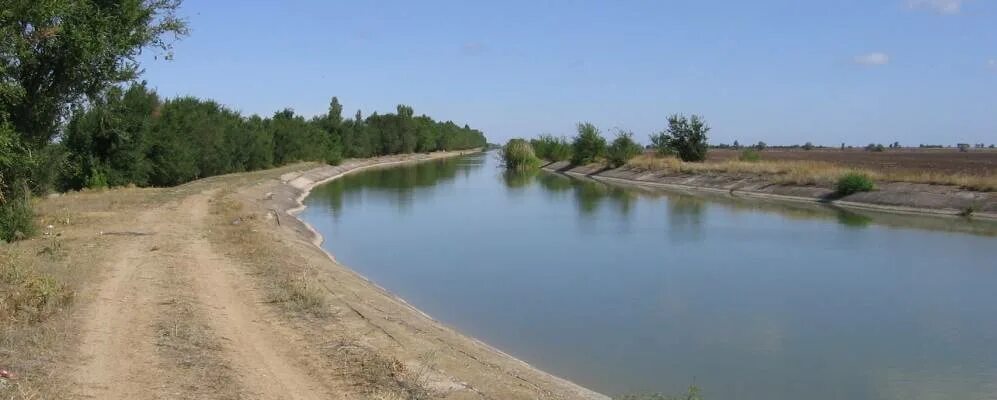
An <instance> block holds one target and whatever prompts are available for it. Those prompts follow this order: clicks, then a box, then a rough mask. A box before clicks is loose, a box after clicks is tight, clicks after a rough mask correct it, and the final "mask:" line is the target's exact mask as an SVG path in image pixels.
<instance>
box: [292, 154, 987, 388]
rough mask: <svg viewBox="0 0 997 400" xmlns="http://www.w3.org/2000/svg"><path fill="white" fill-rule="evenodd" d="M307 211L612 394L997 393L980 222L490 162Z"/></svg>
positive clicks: (429, 171) (421, 290)
mask: <svg viewBox="0 0 997 400" xmlns="http://www.w3.org/2000/svg"><path fill="white" fill-rule="evenodd" d="M307 205H308V209H307V210H306V211H305V213H304V218H305V219H307V220H308V221H309V222H310V223H312V224H313V225H315V226H316V228H317V229H318V230H319V231H321V232H322V234H323V235H325V238H326V242H325V247H326V248H327V249H328V250H330V251H331V252H333V253H334V254H335V255H336V258H337V259H338V260H340V261H341V262H343V263H344V264H346V265H349V266H350V267H351V268H353V269H355V270H357V271H358V272H360V273H361V274H363V275H365V276H367V277H368V278H370V279H372V280H373V281H375V282H377V283H378V284H380V285H382V286H384V287H386V288H388V289H389V290H391V291H393V292H395V293H397V294H398V295H400V296H402V297H403V298H405V299H406V300H408V301H409V302H411V303H412V304H414V305H416V306H417V307H419V308H420V309H422V310H424V311H426V312H427V313H429V314H430V315H432V316H433V317H435V318H436V319H439V320H441V321H443V322H445V323H447V324H449V325H452V326H455V327H456V328H458V329H460V330H461V331H463V332H465V333H467V334H470V335H472V336H475V337H477V338H480V339H483V340H484V341H486V342H488V343H489V344H492V345H494V346H496V347H498V348H500V349H502V350H504V351H506V352H508V353H510V354H513V355H515V356H516V357H519V358H521V359H523V360H526V361H528V362H530V363H532V364H534V365H536V366H538V367H540V368H541V369H544V370H547V371H549V372H552V373H554V374H556V375H559V376H562V377H565V378H568V379H570V380H572V381H575V382H577V383H579V384H582V385H584V386H587V387H589V388H592V389H595V390H597V391H601V392H603V393H606V394H610V395H616V394H621V393H631V392H658V391H660V392H669V393H678V392H682V391H683V390H684V388H685V387H687V386H688V385H690V384H692V383H696V384H697V385H699V386H700V387H702V388H703V390H704V393H705V395H706V396H707V398H708V399H766V400H772V399H970V400H971V399H997V238H995V236H993V235H994V234H995V232H997V230H995V229H994V226H993V225H988V224H968V223H966V222H964V221H959V220H949V219H937V218H935V219H924V218H913V217H898V216H889V215H884V216H871V215H860V214H855V213H852V212H844V211H840V210H833V209H829V208H825V207H820V206H812V205H787V204H777V203H765V202H758V201H744V200H736V199H730V198H726V197H716V198H703V197H698V196H691V195H687V194H666V193H650V192H648V191H646V190H641V189H636V188H630V189H624V188H619V187H610V186H606V185H603V184H600V183H596V182H592V181H589V180H581V179H573V178H566V177H563V176H559V175H553V174H548V173H540V174H537V175H535V176H512V175H507V174H504V173H503V171H502V170H501V169H500V168H499V166H498V162H497V161H496V160H495V157H494V155H493V154H488V155H474V156H467V157H463V158H460V159H450V160H444V161H435V162H428V163H423V164H418V165H410V166H403V167H394V168H388V169H380V170H372V171H366V172H361V173H357V174H354V175H350V176H347V177H345V178H343V179H340V180H337V181H333V182H331V183H329V184H327V185H324V186H322V187H319V188H316V190H315V191H314V192H313V194H312V195H311V196H310V197H309V198H308V200H307Z"/></svg>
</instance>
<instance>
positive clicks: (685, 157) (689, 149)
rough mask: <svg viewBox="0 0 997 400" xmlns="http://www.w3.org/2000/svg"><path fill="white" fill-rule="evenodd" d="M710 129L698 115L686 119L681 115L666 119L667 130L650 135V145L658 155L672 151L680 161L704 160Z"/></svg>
mask: <svg viewBox="0 0 997 400" xmlns="http://www.w3.org/2000/svg"><path fill="white" fill-rule="evenodd" d="M709 131H710V127H709V126H708V125H706V121H704V120H703V118H702V117H700V116H698V115H693V116H692V117H689V118H686V116H684V115H681V114H675V115H672V116H670V117H668V129H666V130H665V131H664V132H660V133H658V134H655V135H651V143H652V145H653V146H654V147H655V149H657V151H658V153H659V154H662V155H665V154H667V153H670V152H671V151H674V152H675V153H677V154H678V156H679V158H681V159H682V161H703V160H705V159H706V150H707V137H706V134H707V133H708V132H709Z"/></svg>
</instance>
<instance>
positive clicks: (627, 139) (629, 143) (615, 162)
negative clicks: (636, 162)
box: [606, 132, 644, 168]
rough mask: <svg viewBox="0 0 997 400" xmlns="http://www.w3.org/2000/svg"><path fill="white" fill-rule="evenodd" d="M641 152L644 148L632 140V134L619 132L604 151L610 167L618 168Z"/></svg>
mask: <svg viewBox="0 0 997 400" xmlns="http://www.w3.org/2000/svg"><path fill="white" fill-rule="evenodd" d="M643 150H644V148H643V147H641V145H640V144H637V142H635V141H634V140H633V133H631V132H620V133H619V134H617V135H616V139H614V140H613V143H612V144H610V145H609V148H608V149H607V150H606V159H608V160H609V165H610V166H611V167H613V168H619V167H622V166H623V165H625V164H626V163H627V161H630V160H631V159H632V158H634V157H637V155H639V154H640V153H641V152H642V151H643Z"/></svg>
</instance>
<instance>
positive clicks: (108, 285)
mask: <svg viewBox="0 0 997 400" xmlns="http://www.w3.org/2000/svg"><path fill="white" fill-rule="evenodd" d="M213 193H214V191H209V192H205V193H197V194H193V195H190V196H187V197H186V198H184V199H183V200H182V201H180V202H179V205H176V204H174V205H166V206H162V207H157V208H154V209H150V210H148V211H145V212H144V213H142V214H141V217H140V218H139V219H138V220H136V221H134V222H132V223H131V224H130V228H129V229H130V230H129V231H128V232H107V233H105V234H119V233H121V234H124V235H126V236H130V237H129V239H127V240H123V241H120V242H119V243H117V245H116V246H115V247H114V248H113V249H112V250H111V253H112V254H114V260H113V261H112V262H110V263H108V266H107V271H108V275H109V276H108V277H107V279H106V280H105V281H104V282H103V283H102V284H101V285H100V287H99V288H98V289H97V297H96V299H95V302H94V304H93V306H92V307H91V308H90V309H88V310H87V312H85V313H84V319H83V322H84V327H83V332H84V335H83V339H82V344H81V353H82V355H83V358H84V360H85V361H84V364H83V365H81V366H80V367H79V368H78V369H77V370H76V373H75V377H74V378H75V380H76V382H77V383H78V385H77V387H78V388H79V393H78V395H79V397H83V398H97V399H152V398H173V397H174V396H175V395H177V394H181V393H184V392H185V391H188V392H189V391H190V390H189V389H190V388H185V387H184V386H189V385H191V384H192V383H194V384H197V382H196V381H195V382H191V381H190V380H189V379H184V377H183V375H184V373H185V372H184V371H183V368H184V364H185V363H186V364H190V362H189V361H184V360H180V362H179V364H178V363H177V362H174V361H175V360H169V359H164V358H169V355H168V354H163V352H162V351H161V350H160V348H159V347H160V346H158V345H157V343H159V342H160V339H161V338H160V336H162V335H164V333H163V332H161V329H157V327H163V326H167V327H172V326H174V325H177V324H178V322H176V321H171V320H169V319H168V317H166V314H168V313H165V312H164V309H165V308H166V307H169V306H172V305H174V304H175V303H176V302H177V298H178V297H181V296H182V295H181V294H180V293H182V292H184V290H185V288H183V287H181V286H183V285H184V284H185V283H189V284H190V286H191V287H190V288H187V289H188V290H187V291H189V292H190V293H191V294H192V299H189V301H190V303H191V304H189V305H188V307H190V308H192V309H193V310H194V312H193V313H192V314H190V315H189V316H190V317H193V318H194V319H196V320H198V321H200V323H202V324H203V325H205V326H206V327H207V328H208V329H207V330H206V332H205V331H202V332H201V333H202V334H205V333H206V334H207V335H209V336H211V337H210V338H209V339H210V340H212V341H214V342H217V343H220V347H221V356H222V357H223V360H224V366H223V368H225V369H226V370H228V371H229V372H230V373H231V375H232V377H234V379H235V380H236V381H237V382H238V387H237V388H236V389H235V390H234V391H229V392H230V393H228V394H231V395H232V396H236V397H251V398H261V399H285V398H286V399H327V398H335V396H333V395H332V394H331V393H330V392H329V390H328V389H327V388H326V387H325V386H324V384H323V382H322V380H320V379H317V378H316V377H314V376H313V374H310V373H308V372H306V371H307V370H306V369H305V368H302V366H303V365H308V364H309V361H308V360H307V357H305V356H303V354H306V353H307V351H305V350H304V349H300V348H298V346H297V343H302V340H301V338H300V337H297V335H296V334H295V333H294V332H293V331H291V330H289V329H286V328H282V327H281V326H279V325H277V324H275V323H274V322H273V321H275V320H276V319H275V318H271V316H268V315H266V310H265V308H263V307H260V306H259V301H258V299H257V297H258V296H257V295H256V294H255V288H254V285H253V283H252V282H251V281H250V280H249V278H248V277H247V276H246V274H245V273H244V272H243V271H241V270H239V269H238V267H237V266H236V265H235V264H233V263H232V262H231V261H230V260H229V259H228V258H227V257H226V256H225V255H224V254H219V253H216V252H215V251H214V249H213V248H212V246H211V244H210V243H209V242H208V240H207V238H206V236H205V232H207V230H208V229H210V226H209V224H208V222H207V221H206V220H207V218H208V208H209V204H210V203H209V202H210V201H211V199H212V194H213ZM153 229H155V230H156V231H154V230H153ZM131 236H133V237H131ZM160 250H162V251H160ZM173 275H178V276H173ZM182 322H183V323H188V324H189V323H190V322H191V321H182ZM178 329H179V328H178ZM166 330H167V331H169V330H170V329H169V328H167V329H166ZM200 340H205V339H204V338H202V339H200ZM209 392H210V390H209ZM211 394H213V396H212V397H226V396H223V394H225V393H222V392H221V391H215V392H214V393H211Z"/></svg>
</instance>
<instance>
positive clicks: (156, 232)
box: [0, 154, 605, 399]
mask: <svg viewBox="0 0 997 400" xmlns="http://www.w3.org/2000/svg"><path fill="white" fill-rule="evenodd" d="M450 155H452V154H436V155H418V156H404V157H387V158H382V159H377V160H357V161H350V162H347V163H345V164H344V165H341V166H337V167H330V166H316V165H299V166H294V167H286V168H282V169H278V170H271V171H261V172H255V173H249V174H235V175H228V176H222V177H214V178H209V179H205V180H201V181H197V182H193V183H191V184H188V185H184V186H181V187H177V188H170V189H121V190H117V191H107V192H87V193H79V194H73V195H68V196H63V197H60V198H55V199H49V200H46V201H45V202H43V203H42V204H41V205H40V206H39V210H40V211H41V214H42V215H41V217H42V219H43V220H45V221H49V220H59V221H62V220H63V218H64V221H65V223H64V224H61V225H59V226H57V227H54V228H53V229H51V232H48V234H47V236H46V237H47V239H45V240H47V242H41V241H39V242H36V243H31V242H30V241H29V242H25V243H24V246H25V248H24V249H22V250H23V251H22V253H23V254H35V253H36V252H37V250H36V249H37V248H38V247H37V246H41V245H45V246H53V244H57V246H55V247H57V250H55V253H53V254H55V255H54V256H52V257H51V260H53V261H52V262H56V261H54V260H58V262H57V263H56V264H58V265H54V266H51V267H50V268H47V269H48V270H51V271H56V272H53V273H54V274H56V275H54V276H55V277H56V278H57V279H62V278H65V279H69V278H68V277H70V276H76V277H77V278H75V279H79V280H80V282H78V283H76V284H74V287H75V289H76V291H77V296H76V300H75V305H74V306H73V307H71V308H69V309H67V311H66V313H67V316H66V320H67V322H66V323H64V324H61V325H60V324H59V323H57V322H46V323H45V324H42V325H40V326H41V328H38V329H35V330H30V329H28V328H23V329H22V328H17V327H15V328H14V329H15V330H14V331H10V332H14V333H17V330H16V329H22V331H23V332H27V333H25V334H23V335H11V336H10V338H9V339H7V340H13V341H14V342H10V345H11V346H12V347H16V348H20V349H22V350H21V353H16V354H14V355H15V357H11V358H9V359H8V362H9V364H8V365H10V366H13V367H15V368H18V369H19V372H21V373H22V374H23V375H24V379H22V380H20V381H19V382H18V383H17V385H18V386H15V387H14V389H10V387H9V386H8V388H7V390H10V392H9V393H12V394H13V396H12V397H13V398H79V399H178V398H179V399H184V398H187V399H193V398H196V399H371V398H373V399H427V398H446V399H573V398H581V399H603V398H605V397H604V396H602V395H600V394H597V393H594V392H591V391H588V390H586V389H584V388H582V387H579V386H577V385H574V384H572V383H570V382H567V381H565V380H562V379H559V378H557V377H554V376H552V375H549V374H547V373H544V372H542V371H539V370H537V369H535V368H533V367H531V366H529V365H528V364H526V363H524V362H522V361H519V360H517V359H515V358H512V357H510V356H508V355H506V354H504V353H502V352H500V351H498V350H495V349H493V348H491V347H489V346H487V345H486V344H484V343H481V342H478V341H476V340H474V339H472V338H468V337H466V336H463V335H461V334H460V333H459V332H456V331H454V330H452V329H450V328H449V327H446V326H444V325H442V324H440V323H438V322H437V321H434V320H432V319H431V318H430V317H429V316H427V315H425V314H423V313H422V312H420V311H419V310H417V309H415V308H413V307H412V306H410V305H409V304H407V303H406V302H404V301H403V300H401V299H399V298H397V297H395V296H394V295H392V294H391V293H389V292H387V291H386V290H384V289H382V288H380V287H378V286H377V285H375V284H373V283H371V282H369V281H368V280H367V279H365V278H364V277H362V276H360V275H358V274H356V273H355V272H353V271H352V270H350V269H349V268H346V267H344V266H342V265H339V264H338V263H336V262H335V261H334V259H333V258H332V257H331V256H329V255H328V254H326V253H324V252H323V251H322V250H321V249H320V248H319V247H317V246H315V239H316V236H315V234H314V232H311V231H310V229H309V228H308V226H307V225H306V224H304V223H303V222H301V221H299V220H297V219H296V218H294V217H293V216H292V215H291V214H289V213H288V210H293V209H296V208H298V206H299V205H300V203H299V202H298V201H299V199H300V198H301V196H303V195H304V194H305V193H307V191H308V190H310V189H311V187H312V186H314V185H316V184H318V183H319V182H322V181H325V180H328V179H334V178H335V177H337V176H340V175H342V174H343V173H346V172H350V171H354V170H357V169H360V168H367V167H375V166H378V165H383V164H390V163H397V162H408V161H415V160H420V159H426V158H432V157H442V156H450ZM70 215H71V216H72V218H70V217H69V216H70ZM63 216H65V217H63ZM71 219H72V222H70V220H71ZM18 246H20V244H19V245H18ZM32 246H35V247H32ZM15 250H17V249H15ZM39 254H40V253H39ZM83 255H86V256H87V257H88V258H87V259H88V260H94V261H93V265H89V264H86V265H87V268H79V267H78V266H79V265H81V264H80V260H81V259H82V258H78V257H82V256H83ZM38 261H40V262H41V261H45V260H43V259H39V260H38ZM43 269H45V268H43ZM59 271H76V272H74V274H75V275H66V276H61V275H59V274H69V272H59ZM57 320H58V318H54V319H53V321H57ZM49 325H50V326H49ZM52 326H61V327H66V328H60V329H66V331H64V332H60V333H59V334H58V335H50V334H48V333H45V332H55V331H56V330H54V329H52ZM22 336H23V337H25V338H28V337H33V339H30V340H28V339H25V340H24V341H21V342H17V340H21V339H18V338H19V337H22ZM39 338H46V339H45V340H44V341H41V340H39ZM56 341H62V342H64V343H63V344H59V345H57V344H56V343H55V342H56ZM32 343H33V344H32ZM2 344H3V343H2V341H0V355H2V354H4V353H3V351H4V349H3V348H2V347H3V346H2ZM21 344H24V345H21ZM29 344H30V345H29ZM42 344H43V345H42ZM58 349H64V350H58ZM55 353H58V354H57V355H58V357H54V356H53V357H50V356H49V355H50V354H55ZM43 354H44V356H43ZM43 359H44V361H43ZM0 389H2V388H0ZM2 393H7V392H0V394H2Z"/></svg>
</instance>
